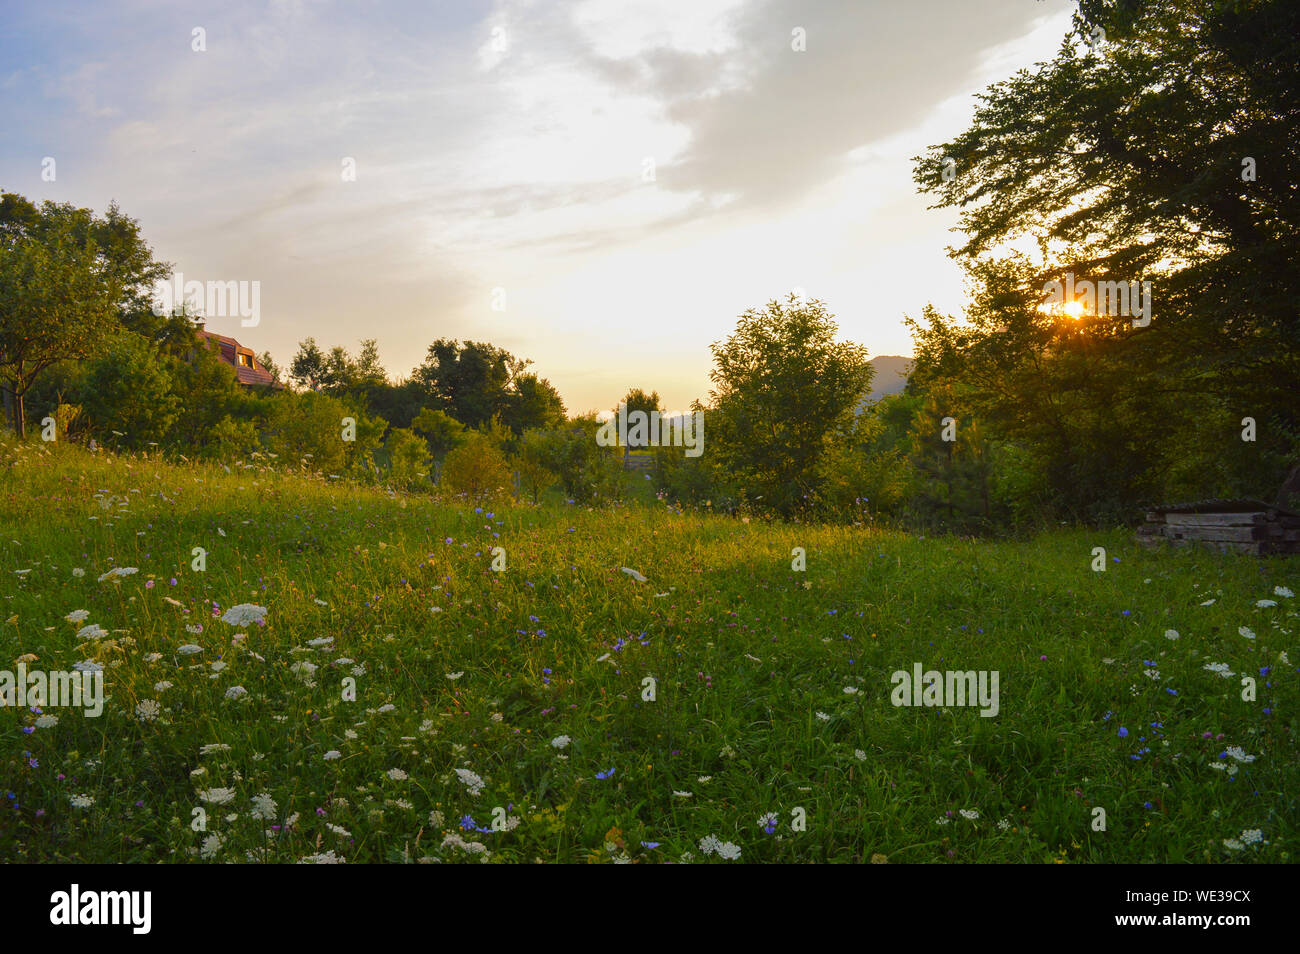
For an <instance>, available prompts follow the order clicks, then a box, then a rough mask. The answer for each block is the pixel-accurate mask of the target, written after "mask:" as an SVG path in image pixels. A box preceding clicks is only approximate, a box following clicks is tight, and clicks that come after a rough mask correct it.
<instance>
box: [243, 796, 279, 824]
mask: <svg viewBox="0 0 1300 954" xmlns="http://www.w3.org/2000/svg"><path fill="white" fill-rule="evenodd" d="M250 801H252V803H253V810H252V811H251V812H249V814H250V815H252V817H254V818H260V819H262V820H263V821H270V820H271V819H273V818H275V815H276V812H277V810H278V809H277V807H276V804H275V799H273V798H272V797H271V796H270V794H269V793H267V792H263V793H262V794H261V795H254V796H253V797H252V798H251V799H250Z"/></svg>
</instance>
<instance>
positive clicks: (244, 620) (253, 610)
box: [221, 603, 266, 627]
mask: <svg viewBox="0 0 1300 954" xmlns="http://www.w3.org/2000/svg"><path fill="white" fill-rule="evenodd" d="M221 621H222V622H223V623H229V624H230V625H231V626H240V627H243V626H250V625H252V624H253V623H257V624H259V625H262V624H264V623H265V622H266V607H265V606H254V605H253V604H252V603H240V604H239V605H238V606H232V607H230V609H228V610H226V612H225V613H224V614H222V617H221Z"/></svg>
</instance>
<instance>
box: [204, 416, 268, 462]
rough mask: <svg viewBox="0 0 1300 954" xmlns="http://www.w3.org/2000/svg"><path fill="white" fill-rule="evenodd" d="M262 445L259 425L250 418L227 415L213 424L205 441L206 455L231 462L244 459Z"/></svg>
mask: <svg viewBox="0 0 1300 954" xmlns="http://www.w3.org/2000/svg"><path fill="white" fill-rule="evenodd" d="M260 446H261V443H260V441H259V440H258V436H257V427H256V426H255V425H254V424H253V422H252V421H249V420H237V419H236V418H233V417H231V416H230V415H226V416H225V417H223V418H222V419H221V420H219V421H217V423H215V424H213V425H212V427H211V429H210V430H209V432H208V439H207V440H206V441H205V442H204V445H203V449H202V454H203V456H204V457H206V458H209V459H212V460H218V461H224V462H231V461H236V460H243V459H244V458H246V457H248V456H249V455H250V454H252V453H253V452H255V451H256V450H257V449H258V448H259V447H260Z"/></svg>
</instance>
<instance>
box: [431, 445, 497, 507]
mask: <svg viewBox="0 0 1300 954" xmlns="http://www.w3.org/2000/svg"><path fill="white" fill-rule="evenodd" d="M439 485H440V486H441V487H442V488H443V489H444V490H446V491H447V492H449V493H452V494H464V495H465V496H467V497H470V498H471V499H477V498H480V497H487V496H492V495H495V494H499V493H502V492H504V491H508V490H510V489H511V476H510V467H509V465H508V464H507V462H506V458H505V455H504V454H503V453H502V452H501V450H500V448H499V447H497V445H496V444H495V443H494V442H493V441H492V440H491V439H490V438H489V437H488V436H486V435H485V434H483V433H481V432H479V431H470V432H469V433H468V434H467V435H466V437H465V440H464V442H463V443H461V444H460V446H458V447H456V448H454V449H453V450H451V451H450V452H448V454H447V457H446V459H445V460H444V461H443V462H442V470H441V471H440V473H439Z"/></svg>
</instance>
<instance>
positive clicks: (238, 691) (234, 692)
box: [226, 686, 248, 700]
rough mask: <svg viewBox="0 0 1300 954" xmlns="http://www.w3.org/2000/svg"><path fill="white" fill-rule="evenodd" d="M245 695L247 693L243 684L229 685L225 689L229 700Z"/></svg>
mask: <svg viewBox="0 0 1300 954" xmlns="http://www.w3.org/2000/svg"><path fill="white" fill-rule="evenodd" d="M246 695H248V690H247V689H245V688H244V687H243V686H231V687H230V688H229V689H227V690H226V698H227V699H231V700H234V699H239V698H240V697H242V696H246Z"/></svg>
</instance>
